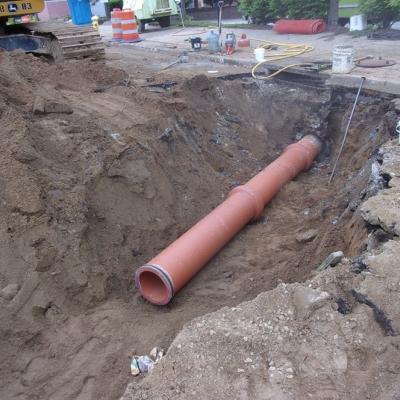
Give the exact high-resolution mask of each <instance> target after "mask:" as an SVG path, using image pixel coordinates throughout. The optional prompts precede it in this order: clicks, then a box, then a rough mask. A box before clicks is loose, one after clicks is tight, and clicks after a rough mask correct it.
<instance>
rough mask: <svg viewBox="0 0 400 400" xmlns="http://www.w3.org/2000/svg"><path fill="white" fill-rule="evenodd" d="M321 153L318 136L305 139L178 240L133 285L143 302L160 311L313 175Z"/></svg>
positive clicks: (154, 259) (290, 146)
mask: <svg viewBox="0 0 400 400" xmlns="http://www.w3.org/2000/svg"><path fill="white" fill-rule="evenodd" d="M320 150H321V142H320V140H319V139H318V138H317V137H316V136H312V135H307V136H305V137H304V138H303V139H301V140H300V141H299V142H297V143H294V144H291V145H289V146H288V147H287V148H286V149H285V151H284V152H283V154H282V155H281V156H280V157H278V158H277V159H276V160H275V161H273V162H272V163H271V164H269V165H268V166H267V167H266V168H265V169H264V170H262V171H261V172H260V173H258V174H257V175H256V176H255V177H254V178H252V179H251V180H250V181H248V182H247V183H246V184H245V185H243V186H238V187H236V188H235V189H233V190H232V191H231V193H230V194H229V196H228V197H227V199H226V200H225V201H224V202H223V203H221V204H220V205H219V206H218V207H216V208H215V209H214V210H213V211H211V212H210V214H208V215H207V216H206V217H204V218H203V219H202V220H200V221H199V222H198V223H197V224H196V225H194V226H193V227H192V228H191V229H189V230H188V231H187V232H186V233H184V234H183V235H182V236H181V237H179V238H178V239H177V240H175V242H173V243H172V244H171V245H170V246H168V247H167V248H166V249H165V250H163V251H162V252H161V253H160V254H158V255H157V256H156V257H154V258H153V259H152V260H150V261H149V262H148V264H146V265H144V266H142V267H140V268H138V269H137V271H136V274H135V283H136V286H137V288H138V289H139V291H140V293H141V294H142V296H143V297H144V298H145V299H147V300H148V301H150V302H151V303H153V304H156V305H165V304H168V303H169V302H170V301H171V299H172V297H173V296H174V295H175V294H176V293H177V292H178V291H179V290H180V289H181V288H182V287H183V286H184V285H185V284H186V283H187V282H188V281H189V280H190V279H191V278H192V277H193V276H194V275H196V273H197V272H198V271H199V270H200V269H201V268H202V267H203V266H204V265H205V264H206V263H207V262H208V261H209V260H210V259H211V258H212V257H213V256H214V255H215V254H216V253H217V252H218V251H219V250H221V249H222V248H223V247H224V246H225V244H227V243H228V242H229V241H230V240H231V239H232V238H233V237H234V236H235V235H236V233H237V232H239V231H240V229H242V228H243V227H244V226H245V225H246V224H247V223H248V222H249V221H250V220H252V219H257V218H259V217H260V216H261V214H262V212H263V210H264V207H265V205H266V204H267V203H268V202H269V201H271V199H272V198H273V197H274V196H275V195H276V194H277V193H278V191H279V189H280V188H281V187H282V186H283V185H284V184H285V183H286V182H288V181H290V180H292V179H293V178H294V177H295V176H297V175H298V174H299V173H300V172H302V171H304V170H306V169H309V168H310V167H311V165H312V163H313V161H314V159H315V157H316V156H317V155H318V154H319V152H320Z"/></svg>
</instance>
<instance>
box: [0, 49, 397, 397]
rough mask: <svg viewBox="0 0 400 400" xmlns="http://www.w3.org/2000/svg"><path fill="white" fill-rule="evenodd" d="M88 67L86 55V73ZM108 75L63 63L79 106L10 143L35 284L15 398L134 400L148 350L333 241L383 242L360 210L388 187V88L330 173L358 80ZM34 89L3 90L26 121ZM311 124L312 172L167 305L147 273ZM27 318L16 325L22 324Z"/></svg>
mask: <svg viewBox="0 0 400 400" xmlns="http://www.w3.org/2000/svg"><path fill="white" fill-rule="evenodd" d="M18 57H21V56H18ZM12 61H13V60H12V59H11V61H10V60H8V62H9V63H11V62H12ZM30 62H32V61H30ZM34 63H36V61H35V62H34ZM46 68H49V69H51V68H53V67H51V66H46ZM65 68H67V67H65ZM51 72H52V70H50V71H47V72H46V74H47V76H49V75H51ZM67 72H68V71H67ZM89 72H90V66H87V65H85V66H83V67H82V71H81V72H80V74H82V78H80V79H82V81H83V78H84V77H85V79H86V78H87V76H88V75H89ZM37 73H38V74H39V72H37ZM41 73H43V74H44V72H41ZM106 73H107V85H106V86H104V80H105V77H104V76H102V75H101V74H100V75H99V76H95V77H92V78H91V80H90V82H89V83H88V84H86V86H85V85H82V86H80V87H79V85H76V84H75V83H76V80H75V83H74V86H68V85H66V83H65V82H63V84H62V85H61V86H60V83H59V82H58V81H57V76H56V75H54V76H51V79H52V80H51V81H48V82H47V94H46V95H47V96H49V97H51V96H53V100H54V101H56V100H57V101H58V102H60V101H62V102H64V103H65V102H67V103H68V104H70V105H71V107H72V109H73V114H68V113H51V114H40V115H35V114H29V118H28V120H27V121H26V126H25V127H24V128H21V130H20V132H19V134H18V135H19V136H18V137H16V138H15V137H14V138H13V139H12V140H10V139H9V136H5V137H3V139H2V140H3V141H4V143H5V144H4V146H6V148H7V151H6V152H4V154H3V156H2V165H3V166H7V165H8V166H10V165H13V168H14V170H13V172H12V173H13V174H14V175H13V176H9V175H7V173H9V172H7V173H6V172H4V171H3V179H5V180H11V179H14V180H15V182H17V183H18V184H19V185H11V184H10V185H9V186H8V189H7V190H8V191H7V192H6V193H5V195H4V196H5V198H7V199H8V200H7V201H8V203H7V207H5V208H4V209H3V210H2V227H3V228H4V229H2V232H3V233H2V234H1V235H2V237H1V246H2V249H4V251H3V254H6V256H5V257H4V260H3V261H2V264H1V266H0V268H1V269H0V278H1V283H2V287H4V286H6V284H9V283H17V284H18V285H20V287H21V289H20V291H19V293H18V294H17V296H16V297H15V298H14V299H13V300H12V301H11V303H7V307H6V303H5V301H3V304H4V307H3V308H4V310H3V313H2V321H3V322H2V338H3V339H2V342H1V352H2V354H3V355H4V361H3V362H2V364H1V368H2V375H3V376H5V377H6V381H7V385H3V386H2V387H1V389H0V394H1V396H0V397H2V398H13V396H16V395H17V394H18V395H19V396H20V397H18V398H21V399H25V398H28V397H29V398H41V399H52V400H53V399H69V398H72V397H73V398H78V399H117V398H119V396H120V395H121V394H122V392H123V391H124V388H125V386H126V384H127V383H128V382H129V381H131V379H132V377H131V376H130V374H129V357H130V356H131V355H133V354H145V353H148V352H149V350H150V349H151V348H152V347H154V346H160V347H163V348H168V345H169V344H170V342H171V340H172V339H173V338H174V336H175V335H176V334H177V332H178V331H179V330H180V328H181V327H182V326H183V324H184V323H186V322H187V321H189V320H191V319H193V318H194V317H196V316H199V315H202V314H205V313H208V312H212V311H214V310H217V309H219V308H221V307H223V306H233V305H236V304H238V303H240V302H243V301H246V300H249V299H252V298H254V297H255V296H256V295H258V294H259V293H261V292H263V291H267V290H270V289H272V288H274V287H275V286H276V285H277V283H278V282H280V281H284V282H296V281H303V280H305V279H307V278H308V277H310V274H312V273H314V271H315V269H316V268H317V267H318V265H319V264H320V263H321V261H323V260H324V259H325V257H327V256H328V255H329V253H331V252H333V251H337V250H341V251H343V252H344V253H345V255H346V256H347V257H355V256H357V255H358V254H360V252H362V251H363V249H364V248H365V246H366V239H367V235H368V231H367V228H366V227H365V225H364V223H363V222H362V220H361V218H360V216H359V212H358V206H359V205H360V203H361V201H362V199H363V198H365V197H367V196H368V195H369V194H370V193H372V192H373V191H374V190H376V189H377V187H378V186H379V185H381V184H383V182H378V181H376V180H375V182H373V183H371V178H370V175H371V164H372V162H373V157H374V154H375V150H376V149H377V148H378V147H379V145H380V144H381V143H383V142H384V141H385V140H387V139H388V138H389V131H390V103H389V99H385V98H377V97H372V96H368V95H363V96H362V97H361V99H360V104H359V107H358V110H357V112H356V115H355V118H354V123H353V125H352V128H351V131H350V135H349V141H348V143H347V144H346V147H345V151H344V153H343V155H342V158H341V161H340V163H339V166H338V171H337V175H336V177H335V179H334V181H333V183H332V184H331V185H330V186H328V184H327V183H328V178H329V173H330V168H331V165H332V162H331V160H332V159H334V157H335V156H336V151H337V150H338V148H339V143H340V140H341V138H342V134H343V130H344V127H345V124H346V122H347V119H346V118H347V117H348V113H349V109H350V105H351V102H352V101H353V100H354V93H352V92H349V91H347V92H346V91H343V90H340V89H335V90H333V89H331V88H321V87H313V86H312V85H309V84H308V85H301V84H293V83H290V84H288V83H285V82H280V83H277V82H270V83H266V84H262V85H258V84H257V83H256V82H254V81H252V80H249V79H240V80H236V81H231V82H229V81H222V80H216V79H214V80H209V79H207V78H206V77H204V76H197V77H195V78H193V79H190V80H186V81H182V82H179V83H178V85H176V86H174V87H173V88H172V89H169V90H165V91H164V92H162V93H159V92H156V93H155V92H153V91H151V90H149V88H143V87H140V88H139V86H138V85H137V84H136V83H135V82H132V83H131V84H130V85H121V84H120V82H121V78H123V74H122V75H121V73H120V72H118V71H113V70H110V71H109V70H107V71H106V72H103V74H106ZM47 79H50V78H49V77H48V78H47ZM19 84H20V85H21V86H22V87H23V85H25V88H24V87H23V88H24V93H21V94H19V96H20V97H21V98H22V97H23V101H22V100H21V99H20V102H17V101H15V97H16V95H15V94H13V96H14V97H13V99H12V100H13V101H10V98H7V96H10V95H9V94H8V93H9V92H8V91H7V90H3V89H2V91H1V96H2V98H3V101H4V102H6V100H8V104H9V105H8V106H7V107H8V108H7V113H8V115H13V123H14V124H17V123H19V122H18V121H20V117H19V116H18V111H20V109H21V108H23V107H25V106H26V107H28V106H29V107H30V105H31V103H30V101H31V99H28V100H27V99H26V97H27V96H28V97H29V94H30V93H31V92H32V93H33V90H34V89H35V88H31V87H30V86H29V85H31V83H30V81H29V80H27V79H26V78H24V76H21V79H20V82H19ZM71 85H72V84H71ZM102 85H103V86H102ZM99 87H101V90H99ZM60 95H61V97H60ZM89 99H90V101H89ZM121 108H122V111H121ZM7 113H6V114H7ZM2 119H3V121H2V122H4V121H5V113H4V112H3V114H2ZM7 126H9V125H7ZM10 129H11V127H10ZM14 129H15V128H14ZM6 133H7V132H6ZM307 134H313V135H317V136H318V137H320V138H321V140H322V141H323V143H324V148H323V151H322V152H321V154H320V156H319V157H318V159H317V161H316V162H315V163H314V165H313V166H312V167H311V169H310V170H309V171H308V172H305V173H302V174H301V175H299V176H298V177H297V178H296V179H294V180H293V181H292V182H290V183H288V184H287V185H286V186H285V187H284V188H283V189H282V190H281V192H280V193H279V194H278V195H277V196H276V197H275V198H274V199H273V200H272V202H271V203H270V205H268V206H267V208H266V209H265V211H264V212H263V214H262V216H261V218H260V219H259V220H257V221H255V222H252V223H250V224H249V225H247V226H246V227H245V228H244V229H243V230H242V231H240V232H239V234H238V235H237V236H236V237H235V238H234V239H233V240H232V241H231V242H230V243H229V244H228V245H227V246H226V247H225V248H224V249H223V250H222V251H221V252H219V253H218V254H217V255H216V256H215V257H214V258H213V259H212V260H211V261H210V262H209V263H208V264H207V265H206V267H205V268H203V270H202V271H201V272H200V273H199V274H197V275H196V276H195V277H194V279H192V280H191V281H190V282H189V283H188V285H186V286H185V287H184V288H183V289H182V290H181V291H180V292H179V293H178V294H177V296H176V297H175V298H174V299H173V301H172V302H171V303H170V304H169V305H168V306H165V307H156V306H153V305H151V304H150V303H148V302H147V301H145V300H144V299H143V298H142V297H141V296H140V294H139V293H138V292H137V290H136V289H135V287H134V272H135V269H136V268H137V267H139V266H141V265H144V264H145V263H146V262H147V261H148V260H149V259H151V258H152V257H153V256H155V255H156V254H157V253H158V252H159V251H160V250H162V249H163V248H165V247H166V246H167V245H168V244H169V243H171V242H172V241H173V240H174V239H176V238H177V237H178V236H179V235H180V234H182V233H183V232H185V231H186V230H187V229H188V228H190V227H191V226H192V225H193V224H194V223H195V222H196V221H197V220H198V219H199V218H201V217H202V216H204V215H205V214H207V213H208V212H209V211H210V210H211V209H212V208H213V207H215V206H216V205H217V204H219V203H220V202H221V201H222V200H223V199H224V198H225V196H226V195H227V194H228V193H229V191H230V190H231V189H232V188H233V187H235V186H237V185H238V184H241V183H244V182H246V181H247V180H248V179H249V178H250V177H251V176H253V175H254V174H255V173H257V172H259V171H260V170H261V169H262V168H264V167H265V166H266V165H267V164H268V163H270V162H271V161H273V160H274V159H275V158H276V157H277V156H278V155H279V154H280V153H281V151H282V150H283V149H284V148H285V147H286V146H287V145H289V144H290V143H293V142H294V141H296V140H298V139H300V138H301V137H303V136H304V135H307ZM15 143H17V144H15ZM22 147H23V148H22ZM21 148H22V150H21ZM35 187H39V188H40V190H39V193H37V194H35V193H36V192H35ZM15 193H18V195H16V194H15ZM27 193H28V194H29V195H30V197H29V199H26V198H24V194H25V197H26V196H27ZM21 194H22V196H21ZM28 200H29V201H28ZM35 202H37V205H36V206H34V205H35V204H36V203H35ZM32 204H34V205H32ZM10 248H11V249H13V251H10ZM6 249H8V250H7V251H6ZM21 260H24V262H23V263H21ZM10 267H11V268H10ZM10 315H12V316H13V318H14V319H15V321H16V323H15V324H8V325H7V326H6V324H5V321H6V320H7V319H8V318H10ZM16 349H18V351H16ZM136 379H137V378H136ZM139 379H140V378H139Z"/></svg>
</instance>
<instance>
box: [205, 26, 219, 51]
mask: <svg viewBox="0 0 400 400" xmlns="http://www.w3.org/2000/svg"><path fill="white" fill-rule="evenodd" d="M207 42H208V51H209V52H210V53H219V52H220V51H221V48H220V46H219V35H218V33H215V32H214V31H210V32H208V35H207Z"/></svg>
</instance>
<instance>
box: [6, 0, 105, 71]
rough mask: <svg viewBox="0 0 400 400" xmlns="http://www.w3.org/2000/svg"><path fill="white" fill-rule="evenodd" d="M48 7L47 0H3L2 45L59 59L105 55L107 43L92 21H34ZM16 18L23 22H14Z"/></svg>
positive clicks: (9, 49)
mask: <svg viewBox="0 0 400 400" xmlns="http://www.w3.org/2000/svg"><path fill="white" fill-rule="evenodd" d="M44 7H45V3H44V0H11V1H9V0H6V1H4V0H0V49H3V50H6V51H13V50H17V49H20V50H23V51H25V52H29V53H35V54H40V55H43V56H46V57H49V58H52V59H53V60H54V62H56V63H60V62H63V61H64V60H65V59H71V58H83V57H90V58H94V59H103V58H104V52H105V50H104V49H105V47H104V44H103V42H102V41H101V37H100V35H99V33H98V32H97V31H96V30H94V29H93V27H92V26H91V25H90V26H89V25H83V26H74V25H72V24H68V23H65V22H62V21H60V22H39V21H37V22H32V20H34V19H35V15H36V14H37V13H40V12H41V11H43V9H44ZM36 19H37V18H36ZM15 20H18V21H20V22H19V23H12V21H15ZM10 21H11V23H10Z"/></svg>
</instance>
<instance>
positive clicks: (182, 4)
mask: <svg viewBox="0 0 400 400" xmlns="http://www.w3.org/2000/svg"><path fill="white" fill-rule="evenodd" d="M181 14H182V18H185V17H186V5H185V0H181Z"/></svg>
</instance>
